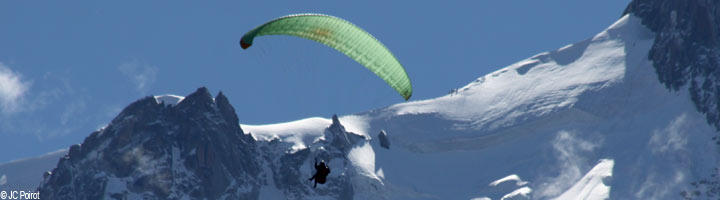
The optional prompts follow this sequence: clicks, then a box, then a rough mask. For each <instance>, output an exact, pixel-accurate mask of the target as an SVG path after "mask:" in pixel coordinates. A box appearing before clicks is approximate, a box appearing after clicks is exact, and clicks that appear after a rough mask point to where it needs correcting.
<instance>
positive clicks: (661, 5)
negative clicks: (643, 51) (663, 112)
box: [625, 0, 720, 130]
mask: <svg viewBox="0 0 720 200" xmlns="http://www.w3.org/2000/svg"><path fill="white" fill-rule="evenodd" d="M719 7H720V1H716V0H634V1H632V2H631V3H630V4H629V5H628V7H627V9H626V10H625V13H632V14H634V15H635V16H638V17H640V18H642V23H643V24H644V25H645V26H647V27H648V28H649V29H650V30H652V31H653V32H655V33H656V36H655V42H654V44H653V46H652V49H651V50H650V52H649V54H648V57H649V59H650V60H652V61H653V66H654V67H655V71H656V72H657V75H658V78H659V80H660V82H661V83H663V84H665V86H666V87H668V88H670V89H673V90H680V89H682V88H683V87H684V86H686V85H688V89H689V92H690V95H691V98H692V100H693V102H694V103H695V107H696V108H697V109H698V110H699V111H700V112H702V113H704V114H705V116H706V118H707V121H708V122H709V123H710V124H712V125H714V126H715V127H716V128H717V129H718V130H720V24H718V23H720V10H719V9H718V8H719Z"/></svg>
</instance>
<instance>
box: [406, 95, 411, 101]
mask: <svg viewBox="0 0 720 200" xmlns="http://www.w3.org/2000/svg"><path fill="white" fill-rule="evenodd" d="M411 96H412V94H409V95H407V96H404V97H405V101H407V100H408V99H410V97H411Z"/></svg>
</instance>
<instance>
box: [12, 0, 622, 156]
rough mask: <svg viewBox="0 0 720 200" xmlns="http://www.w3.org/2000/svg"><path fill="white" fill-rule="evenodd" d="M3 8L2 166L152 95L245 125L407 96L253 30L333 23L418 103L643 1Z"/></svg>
mask: <svg viewBox="0 0 720 200" xmlns="http://www.w3.org/2000/svg"><path fill="white" fill-rule="evenodd" d="M410 2H411V1H375V0H365V1H213V2H202V3H198V2H192V1H72V2H68V1H0V138H2V139H0V152H1V153H0V163H1V162H6V161H10V160H14V159H19V158H24V157H30V156H36V155H40V154H43V153H45V152H50V151H54V150H57V149H60V148H67V147H68V146H70V145H72V144H76V143H81V142H82V140H83V139H84V138H85V137H86V136H88V135H89V134H90V133H91V132H92V131H94V130H96V129H98V128H100V127H102V126H104V125H105V124H107V123H108V122H109V121H110V120H111V119H112V118H113V117H114V116H115V115H117V114H118V113H119V112H120V110H121V109H122V108H124V107H125V106H127V105H128V104H130V103H132V102H133V101H135V100H137V99H139V98H141V97H143V96H147V95H160V94H177V95H187V94H189V93H191V92H193V91H194V90H195V89H197V88H198V87H201V86H206V87H208V88H209V89H210V90H211V91H212V92H213V93H214V94H215V93H217V92H218V91H220V90H222V91H223V92H224V93H226V96H228V98H229V99H230V101H231V103H232V104H233V105H234V106H235V109H236V111H237V113H238V117H239V119H240V122H241V123H243V124H267V123H276V122H284V121H291V120H297V119H302V118H307V117H314V116H319V117H330V116H332V114H334V113H337V114H339V115H345V114H352V113H358V112H363V111H367V110H370V109H375V108H382V107H385V106H389V105H392V104H395V103H400V102H402V101H403V99H402V97H400V95H398V94H397V93H395V91H394V90H392V89H391V88H390V87H388V86H387V85H385V83H384V82H383V81H382V80H381V79H379V78H377V77H376V76H374V75H373V74H372V73H371V72H370V71H368V70H367V69H365V68H363V67H362V66H361V65H359V64H357V63H355V62H354V61H353V60H351V59H349V58H347V57H345V56H344V55H342V54H340V53H338V52H336V51H335V50H333V49H331V48H328V47H325V46H323V45H321V44H318V43H314V42H312V41H309V40H303V39H298V38H292V37H282V36H268V37H262V38H258V39H257V40H256V41H255V44H254V46H253V47H252V48H250V49H249V50H245V51H243V50H242V49H241V48H240V47H239V45H238V40H239V39H240V37H241V36H242V34H244V33H245V32H246V31H248V30H250V29H252V28H253V27H255V26H257V25H259V24H261V23H263V22H265V21H267V20H270V19H273V18H276V17H279V16H283V15H287V14H294V13H306V12H312V13H323V14H329V15H334V16H337V17H341V18H344V19H346V20H348V21H351V22H353V23H355V24H356V25H358V26H360V27H362V28H364V29H365V30H367V31H368V32H370V33H371V34H373V35H374V36H375V37H376V38H378V39H379V40H380V41H382V42H383V43H384V44H385V45H386V46H387V47H388V48H389V49H390V50H391V51H392V52H393V53H394V54H395V56H396V57H397V58H398V59H399V60H400V62H401V63H402V64H403V65H404V66H405V68H406V70H407V72H408V75H409V76H410V79H411V81H412V83H413V88H414V93H413V97H412V98H411V99H410V100H421V99H428V98H433V97H438V96H442V95H445V94H447V93H448V92H449V91H450V90H452V89H454V88H459V87H462V86H464V85H465V84H467V83H469V82H471V81H473V80H475V79H476V78H478V77H480V76H482V75H484V74H487V73H489V72H492V71H495V70H497V69H499V68H502V67H504V66H507V65H510V64H512V63H514V62H517V61H519V60H521V59H524V58H527V57H530V56H532V55H535V54H537V53H541V52H544V51H550V50H554V49H557V48H560V47H562V46H565V45H567V44H570V43H573V42H577V41H581V40H584V39H587V38H590V37H591V36H593V35H594V34H596V33H598V32H600V31H601V30H603V29H604V28H606V27H607V26H609V25H610V24H612V23H613V22H614V21H615V20H617V19H618V18H619V17H620V15H621V13H622V11H623V9H624V8H625V6H626V5H627V4H628V3H629V0H608V1H571V0H558V1H532V0H522V1H499V0H498V1H452V2H446V1H443V2H442V3H440V1H422V2H412V3H410Z"/></svg>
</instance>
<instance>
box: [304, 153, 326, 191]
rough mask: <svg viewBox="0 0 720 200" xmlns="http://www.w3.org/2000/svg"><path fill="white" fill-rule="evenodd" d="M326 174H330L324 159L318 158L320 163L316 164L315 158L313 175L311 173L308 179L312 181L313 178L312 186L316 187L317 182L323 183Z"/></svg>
mask: <svg viewBox="0 0 720 200" xmlns="http://www.w3.org/2000/svg"><path fill="white" fill-rule="evenodd" d="M328 174H330V168H328V166H327V165H325V161H324V160H320V164H318V162H317V158H315V175H313V176H312V177H311V178H310V179H308V180H309V181H312V180H313V179H315V186H313V188H316V187H317V184H318V183H320V184H325V181H326V180H327V179H326V178H327V175H328Z"/></svg>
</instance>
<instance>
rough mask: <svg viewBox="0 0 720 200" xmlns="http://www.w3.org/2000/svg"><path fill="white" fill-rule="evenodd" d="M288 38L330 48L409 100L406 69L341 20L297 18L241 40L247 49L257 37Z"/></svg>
mask: <svg viewBox="0 0 720 200" xmlns="http://www.w3.org/2000/svg"><path fill="white" fill-rule="evenodd" d="M263 35H289V36H296V37H301V38H306V39H310V40H313V41H316V42H319V43H322V44H325V45H327V46H329V47H332V48H334V49H336V50H338V51H340V52H341V53H343V54H345V55H347V56H348V57H350V58H352V59H354V60H355V61H357V62H358V63H360V64H361V65H363V66H365V67H366V68H368V69H369V70H370V71H372V72H373V73H375V74H376V75H377V76H379V77H380V78H382V79H383V80H385V82H387V84H388V85H390V87H392V88H394V89H395V90H396V91H397V92H398V93H400V95H402V96H403V98H405V100H408V99H409V98H410V96H412V85H411V84H410V78H408V75H407V73H406V72H405V68H403V66H402V65H401V64H400V62H399V61H398V60H397V58H395V56H394V55H393V54H392V53H390V50H388V49H387V47H385V45H383V44H382V43H380V41H378V40H377V39H375V37H373V36H372V35H370V34H369V33H367V32H366V31H365V30H363V29H361V28H360V27H357V26H355V25H353V24H352V23H350V22H348V21H345V20H343V19H340V18H337V17H333V16H328V15H322V14H296V15H288V16H284V17H280V18H278V19H275V20H272V21H269V22H267V23H265V24H263V25H260V26H258V27H256V28H254V29H252V30H250V31H248V32H247V33H245V35H244V36H243V37H242V39H241V40H240V46H242V48H243V49H247V48H248V47H250V46H251V45H252V44H253V40H254V39H255V37H257V36H263Z"/></svg>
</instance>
